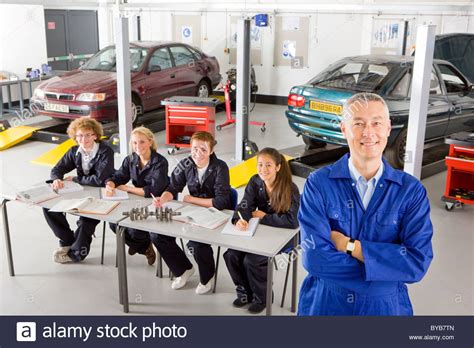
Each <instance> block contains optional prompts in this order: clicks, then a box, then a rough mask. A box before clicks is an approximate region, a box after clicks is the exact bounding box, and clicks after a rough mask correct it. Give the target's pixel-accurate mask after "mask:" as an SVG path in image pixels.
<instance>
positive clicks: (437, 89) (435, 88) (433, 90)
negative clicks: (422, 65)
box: [430, 70, 441, 95]
mask: <svg viewBox="0 0 474 348" xmlns="http://www.w3.org/2000/svg"><path fill="white" fill-rule="evenodd" d="M436 94H441V86H440V84H439V79H438V75H437V74H436V72H435V71H434V70H431V79H430V95H436Z"/></svg>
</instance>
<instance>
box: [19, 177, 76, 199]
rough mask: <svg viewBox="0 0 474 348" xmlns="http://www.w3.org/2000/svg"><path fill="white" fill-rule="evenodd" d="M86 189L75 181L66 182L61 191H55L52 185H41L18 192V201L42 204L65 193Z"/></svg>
mask: <svg viewBox="0 0 474 348" xmlns="http://www.w3.org/2000/svg"><path fill="white" fill-rule="evenodd" d="M83 190H84V188H83V187H82V186H81V185H79V184H78V183H75V182H73V181H64V187H63V188H61V189H59V190H53V188H52V187H51V185H50V184H40V185H37V186H34V187H32V188H29V189H28V190H24V191H21V192H18V195H17V196H18V199H19V200H22V201H26V202H32V203H41V202H44V201H47V200H50V199H53V198H56V197H59V195H62V194H65V193H72V192H79V191H83Z"/></svg>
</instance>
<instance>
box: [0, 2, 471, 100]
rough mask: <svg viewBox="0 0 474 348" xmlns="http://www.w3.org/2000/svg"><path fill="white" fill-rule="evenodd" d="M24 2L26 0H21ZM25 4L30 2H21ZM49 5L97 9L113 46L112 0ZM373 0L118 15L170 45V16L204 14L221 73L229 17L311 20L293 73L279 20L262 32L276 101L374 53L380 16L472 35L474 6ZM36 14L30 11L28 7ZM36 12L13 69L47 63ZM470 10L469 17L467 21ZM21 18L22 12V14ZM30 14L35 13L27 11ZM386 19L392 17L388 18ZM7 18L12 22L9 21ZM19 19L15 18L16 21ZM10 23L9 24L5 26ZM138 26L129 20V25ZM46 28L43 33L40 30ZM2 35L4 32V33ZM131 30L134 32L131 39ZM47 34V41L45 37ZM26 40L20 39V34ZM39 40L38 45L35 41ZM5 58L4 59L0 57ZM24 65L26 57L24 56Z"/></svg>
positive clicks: (155, 6)
mask: <svg viewBox="0 0 474 348" xmlns="http://www.w3.org/2000/svg"><path fill="white" fill-rule="evenodd" d="M19 1H21V0H19ZM24 2H28V1H24ZM29 2H35V3H42V4H44V8H48V9H94V10H98V22H99V46H100V48H103V47H105V46H107V45H109V44H113V42H114V37H113V32H114V31H113V18H114V12H115V11H117V10H116V9H115V6H114V5H113V3H114V1H108V0H97V1H95V2H94V1H92V0H83V1H80V2H75V1H69V0H64V1H62V2H61V4H60V2H58V1H56V0H42V1H40V0H37V1H29ZM388 2H389V1H388V0H387V1H385V0H375V1H373V2H370V3H369V2H368V1H362V0H343V1H339V2H337V4H328V3H327V1H323V0H299V1H298V3H295V2H293V1H290V0H247V1H246V2H245V4H244V3H243V2H242V1H240V0H239V1H238V0H235V1H233V0H227V1H225V3H224V2H219V1H218V0H207V1H206V2H192V1H186V3H180V2H176V3H171V2H170V1H165V0H152V1H149V2H147V4H146V5H144V2H143V1H139V0H129V1H128V5H126V7H122V9H121V13H122V14H124V15H126V16H129V17H130V18H132V17H133V16H137V15H139V16H140V17H141V35H142V40H171V39H172V25H173V21H172V15H171V14H172V13H174V14H179V15H196V14H201V48H202V49H203V50H204V51H205V52H207V53H209V54H212V55H215V56H217V58H218V59H219V62H220V65H221V74H223V75H224V74H225V72H226V71H227V70H228V69H229V68H230V67H231V66H230V65H229V63H228V62H229V56H228V55H227V54H225V53H224V49H225V48H226V47H229V46H230V42H229V36H230V16H231V15H233V16H235V15H240V14H241V12H240V11H241V9H242V8H244V7H245V6H247V9H248V12H247V14H250V15H252V14H254V13H268V14H270V15H271V17H273V16H274V15H275V13H276V12H277V13H278V15H292V14H293V15H310V16H311V18H310V28H309V33H310V35H309V36H310V37H309V38H308V48H309V51H308V62H307V63H308V64H305V65H308V66H309V67H304V68H302V69H292V68H290V67H273V50H274V47H273V42H274V37H275V32H274V26H273V24H274V20H272V21H271V22H270V24H271V26H270V27H267V28H263V31H262V34H263V39H262V65H258V66H255V71H256V75H257V82H258V85H259V93H260V94H266V95H275V96H283V97H284V96H286V95H287V94H288V90H289V88H290V87H291V86H293V85H295V84H300V83H303V82H306V81H308V80H309V79H310V78H311V77H313V76H314V75H316V74H317V73H318V72H320V71H321V70H322V69H324V68H325V67H327V66H328V65H329V64H331V63H333V62H334V61H335V60H337V59H339V58H342V57H345V56H350V55H359V54H368V53H370V48H371V34H372V21H373V18H374V17H377V13H378V12H379V11H381V13H382V14H383V15H382V16H381V17H390V18H403V19H410V20H413V21H414V23H415V25H421V24H430V23H431V24H435V25H437V33H438V34H441V33H449V32H471V33H474V15H473V14H474V6H472V5H471V6H470V7H469V6H466V2H450V4H452V5H446V1H442V0H436V1H430V3H425V4H420V3H418V2H416V1H414V0H411V1H410V0H398V1H397V3H398V5H393V3H394V2H393V1H390V4H388ZM6 6H16V5H0V13H1V16H2V17H5V18H7V20H6V21H5V20H1V21H0V26H1V27H0V28H2V31H1V32H3V33H4V32H5V31H4V30H3V28H4V27H5V26H7V27H8V26H9V25H12V24H11V22H15V23H16V25H17V23H18V17H20V19H21V18H22V17H21V16H25V13H24V10H21V11H20V10H18V11H13V10H12V9H10V10H8V11H5V10H4V9H6V8H7V7H6ZM23 6H26V7H28V8H32V7H33V5H23ZM35 6H37V7H38V8H39V9H41V10H38V12H35V13H36V14H35V21H34V22H35V23H37V24H38V25H33V26H32V27H31V26H25V27H24V30H26V31H27V32H28V34H27V35H25V37H22V40H21V41H20V40H18V37H16V38H15V42H13V43H12V44H13V47H15V45H20V47H21V48H22V49H23V47H31V45H33V46H34V47H35V50H31V49H28V52H33V54H29V55H28V56H25V59H26V58H28V61H21V60H19V59H17V56H16V55H15V56H13V55H8V56H9V58H8V59H9V60H10V61H11V63H12V64H13V63H14V64H16V66H17V68H15V69H19V70H18V71H24V69H25V67H26V66H36V65H40V64H41V63H42V62H43V61H44V59H45V57H46V45H45V44H41V43H42V42H43V43H44V40H45V39H44V19H43V15H42V11H43V10H42V9H43V6H38V5H35ZM468 11H469V16H468ZM22 13H23V14H22ZM29 13H30V14H31V13H32V12H31V10H30V12H29ZM389 13H392V14H391V15H390V14H389ZM8 18H10V22H9V21H8ZM13 18H16V20H13ZM5 23H10V24H5ZM132 23H134V20H132V19H131V20H130V25H132ZM39 26H41V28H39ZM0 35H1V34H0ZM133 35H134V31H133V30H132V28H131V29H130V38H131V39H132V38H133ZM40 36H43V38H40ZM20 37H21V34H20ZM32 38H35V39H32ZM0 43H1V47H2V52H9V51H6V50H4V49H3V48H4V47H10V43H9V42H5V43H4V42H0ZM3 55H5V54H3ZM22 59H23V58H22ZM4 60H5V58H2V54H0V68H2V67H3V66H5V64H4V62H3V61H4Z"/></svg>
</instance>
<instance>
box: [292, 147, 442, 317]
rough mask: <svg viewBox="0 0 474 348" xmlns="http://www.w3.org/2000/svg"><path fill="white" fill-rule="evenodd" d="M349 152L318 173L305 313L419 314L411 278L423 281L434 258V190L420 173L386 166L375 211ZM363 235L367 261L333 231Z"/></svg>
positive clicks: (306, 257) (307, 194)
mask: <svg viewBox="0 0 474 348" xmlns="http://www.w3.org/2000/svg"><path fill="white" fill-rule="evenodd" d="M348 159H349V155H348V154H346V155H345V156H343V157H342V158H341V159H340V160H338V161H337V162H336V163H334V164H332V165H331V166H328V167H325V168H323V169H321V170H319V171H317V172H314V173H312V174H311V175H310V176H309V177H308V180H307V182H306V184H305V188H304V192H303V195H302V197H301V207H300V211H299V214H298V219H299V222H300V227H301V241H302V243H304V242H305V241H306V242H307V243H306V245H315V247H314V248H307V249H305V250H304V253H303V265H304V267H305V269H306V270H307V271H308V273H309V274H308V276H307V277H306V279H305V280H304V282H303V284H302V287H301V290H300V301H299V308H298V314H299V315H413V309H412V306H411V303H410V299H409V297H408V291H407V287H406V285H405V283H414V282H418V281H420V280H421V279H422V278H423V276H424V275H425V273H426V271H427V270H428V267H429V265H430V263H431V260H432V259H433V251H432V247H431V238H432V235H433V227H432V224H431V220H430V206H429V202H428V199H427V196H426V190H425V189H424V187H423V186H422V184H421V183H420V182H419V181H418V180H417V179H416V178H414V177H413V176H411V175H409V174H407V173H404V172H402V171H399V170H395V169H393V168H392V167H391V166H390V165H389V164H388V163H387V162H386V161H385V160H384V159H383V161H384V162H383V163H384V171H383V174H382V177H381V178H380V180H379V181H378V182H377V187H376V190H375V192H374V195H373V196H372V199H371V200H370V203H369V205H368V207H367V210H364V207H363V205H362V201H361V199H360V197H359V194H358V192H357V190H356V187H355V184H354V183H353V180H352V178H351V176H350V172H349V167H348ZM331 230H336V231H339V232H341V233H343V234H344V235H346V236H348V237H350V238H353V239H356V240H359V241H360V242H361V246H362V255H363V257H364V262H360V261H358V260H357V259H355V258H354V257H352V256H350V255H348V254H346V253H343V252H340V251H337V250H336V247H335V245H334V244H333V242H332V241H331V238H330V232H331Z"/></svg>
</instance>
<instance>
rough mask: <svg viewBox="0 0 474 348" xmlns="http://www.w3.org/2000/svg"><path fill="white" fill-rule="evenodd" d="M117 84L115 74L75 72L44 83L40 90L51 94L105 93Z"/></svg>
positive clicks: (89, 71)
mask: <svg viewBox="0 0 474 348" xmlns="http://www.w3.org/2000/svg"><path fill="white" fill-rule="evenodd" d="M116 83H117V77H116V73H115V72H109V71H92V70H74V71H71V72H68V73H66V74H64V75H62V76H56V77H53V78H52V79H49V80H47V81H45V82H44V83H42V84H41V85H40V86H38V87H39V88H41V89H43V90H47V91H51V92H66V93H83V92H103V91H104V89H108V88H112V87H114V86H115V85H116Z"/></svg>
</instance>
